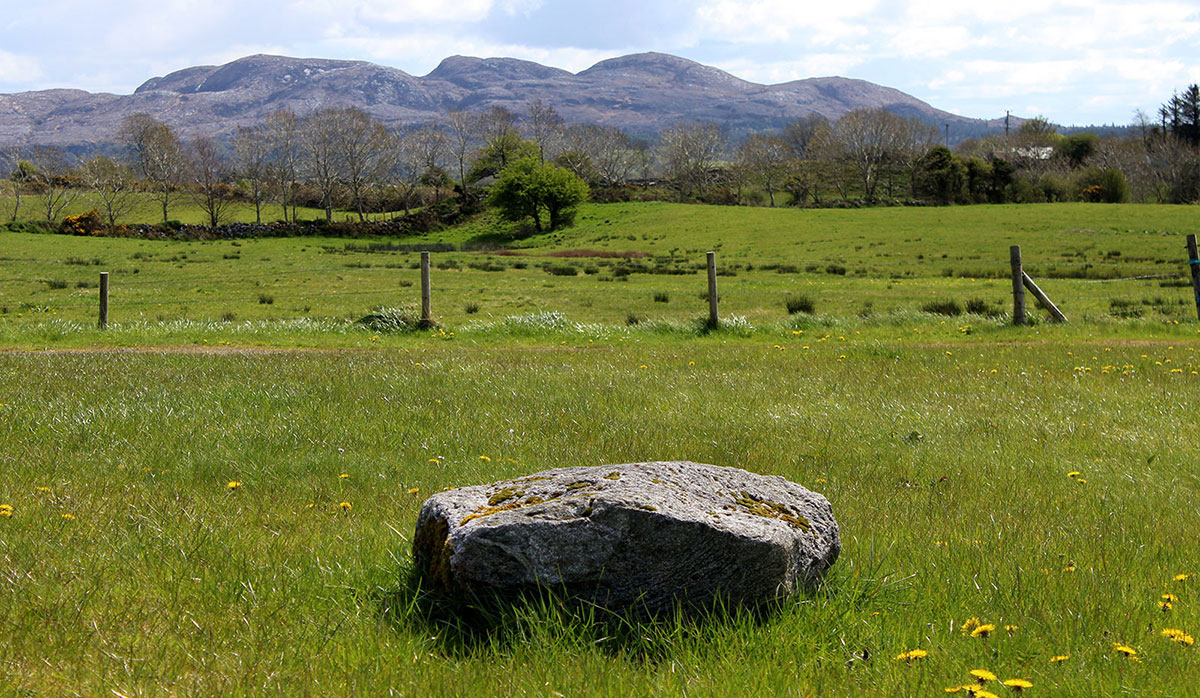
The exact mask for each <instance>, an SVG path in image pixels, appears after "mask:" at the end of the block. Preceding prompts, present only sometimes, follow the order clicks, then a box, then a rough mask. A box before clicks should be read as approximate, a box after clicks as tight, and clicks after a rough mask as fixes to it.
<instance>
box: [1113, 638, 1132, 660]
mask: <svg viewBox="0 0 1200 698" xmlns="http://www.w3.org/2000/svg"><path fill="white" fill-rule="evenodd" d="M1113 649H1114V650H1116V651H1117V652H1119V653H1121V654H1123V655H1125V656H1126V657H1129V658H1130V659H1133V658H1135V657H1137V653H1138V652H1137V650H1135V649H1134V648H1132V647H1130V646H1129V645H1122V644H1121V643H1119V642H1115V643H1113Z"/></svg>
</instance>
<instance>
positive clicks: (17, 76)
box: [0, 50, 42, 85]
mask: <svg viewBox="0 0 1200 698" xmlns="http://www.w3.org/2000/svg"><path fill="white" fill-rule="evenodd" d="M41 77H42V69H41V66H40V65H39V64H38V60H37V59H36V58H34V57H33V56H24V55H21V54H18V53H10V52H8V51H4V50H0V82H8V83H13V84H15V85H27V84H32V83H34V82H36V81H37V80H40V79H41Z"/></svg>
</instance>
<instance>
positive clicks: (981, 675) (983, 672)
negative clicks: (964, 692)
mask: <svg viewBox="0 0 1200 698" xmlns="http://www.w3.org/2000/svg"><path fill="white" fill-rule="evenodd" d="M971 676H974V677H975V678H977V679H979V683H984V682H985V681H995V680H996V675H995V674H993V673H992V672H990V671H988V670H987V669H972V670H971Z"/></svg>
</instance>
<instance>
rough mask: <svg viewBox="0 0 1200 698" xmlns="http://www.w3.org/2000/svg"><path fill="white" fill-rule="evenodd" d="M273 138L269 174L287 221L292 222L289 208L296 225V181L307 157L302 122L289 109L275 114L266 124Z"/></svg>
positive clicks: (268, 117) (269, 116)
mask: <svg viewBox="0 0 1200 698" xmlns="http://www.w3.org/2000/svg"><path fill="white" fill-rule="evenodd" d="M266 129H267V132H268V133H269V134H270V136H271V160H270V169H269V170H268V172H269V174H270V175H271V179H272V180H273V184H274V187H273V188H274V189H275V190H276V192H277V193H278V194H279V199H280V204H281V205H282V206H283V220H284V222H285V223H286V222H287V220H288V207H289V206H290V207H291V210H292V221H293V222H295V220H296V196H295V194H296V192H295V190H296V179H297V178H298V177H299V176H300V164H301V159H302V156H303V149H302V147H301V143H302V139H301V137H300V120H299V119H297V118H296V115H295V114H294V113H292V111H291V110H288V109H279V110H276V111H274V112H271V114H269V115H268V116H267V121H266Z"/></svg>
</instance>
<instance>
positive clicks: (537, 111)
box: [529, 99, 563, 163]
mask: <svg viewBox="0 0 1200 698" xmlns="http://www.w3.org/2000/svg"><path fill="white" fill-rule="evenodd" d="M529 137H530V138H531V139H532V140H533V142H534V143H537V147H538V156H539V158H541V161H542V163H545V162H546V160H552V159H554V158H555V157H556V156H557V155H558V153H559V151H560V150H561V144H562V140H563V118H562V117H561V116H559V115H558V111H557V110H555V108H554V107H552V106H550V105H549V104H546V103H545V102H543V101H542V100H540V99H537V100H534V102H533V103H532V104H530V105H529Z"/></svg>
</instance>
